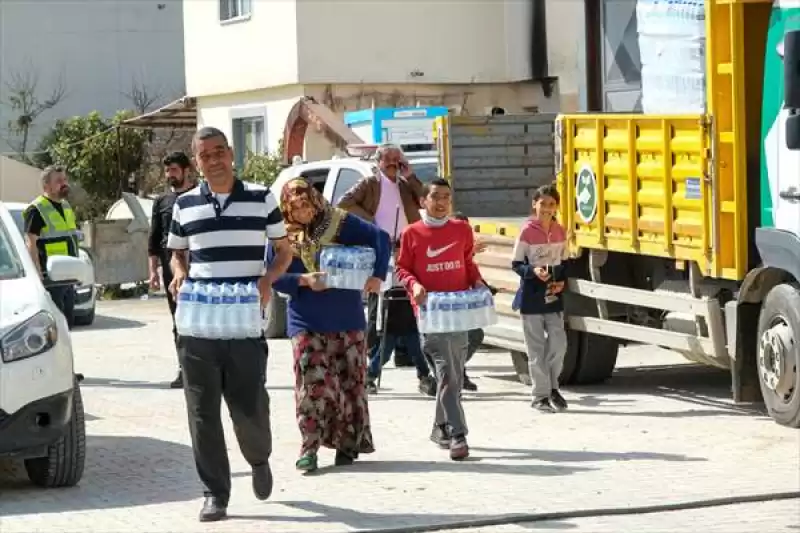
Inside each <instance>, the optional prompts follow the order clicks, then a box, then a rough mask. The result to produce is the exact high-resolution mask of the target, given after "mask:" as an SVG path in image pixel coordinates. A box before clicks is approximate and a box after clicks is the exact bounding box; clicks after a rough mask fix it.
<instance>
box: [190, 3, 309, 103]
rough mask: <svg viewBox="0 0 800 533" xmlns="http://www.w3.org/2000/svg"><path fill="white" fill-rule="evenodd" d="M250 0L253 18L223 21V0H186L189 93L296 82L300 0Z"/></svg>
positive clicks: (226, 90) (205, 93) (199, 94)
mask: <svg viewBox="0 0 800 533" xmlns="http://www.w3.org/2000/svg"><path fill="white" fill-rule="evenodd" d="M251 1H252V14H251V15H250V16H249V17H247V18H245V19H242V20H236V21H226V22H220V20H219V2H218V0H183V2H184V27H185V28H186V31H185V48H186V89H187V93H188V94H189V95H191V96H208V95H213V94H223V93H235V92H240V91H250V90H255V89H261V88H264V87H275V86H279V85H292V84H295V83H297V31H296V30H297V25H296V20H297V16H296V10H295V0H251ZM314 5H317V6H319V5H320V4H319V3H314ZM318 53H324V52H322V51H319V50H318Z"/></svg>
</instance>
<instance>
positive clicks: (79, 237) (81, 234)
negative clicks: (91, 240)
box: [75, 230, 86, 242]
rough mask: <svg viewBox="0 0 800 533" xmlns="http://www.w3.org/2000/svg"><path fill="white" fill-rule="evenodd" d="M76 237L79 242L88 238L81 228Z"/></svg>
mask: <svg viewBox="0 0 800 533" xmlns="http://www.w3.org/2000/svg"><path fill="white" fill-rule="evenodd" d="M75 237H76V238H77V239H78V242H83V241H85V240H86V237H85V236H84V235H83V232H82V231H81V230H78V231H76V232H75Z"/></svg>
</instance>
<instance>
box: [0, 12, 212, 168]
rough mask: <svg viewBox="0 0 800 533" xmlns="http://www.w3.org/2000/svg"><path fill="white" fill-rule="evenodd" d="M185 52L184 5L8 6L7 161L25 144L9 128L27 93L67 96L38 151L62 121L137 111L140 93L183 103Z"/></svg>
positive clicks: (2, 141) (0, 27)
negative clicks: (16, 99)
mask: <svg viewBox="0 0 800 533" xmlns="http://www.w3.org/2000/svg"><path fill="white" fill-rule="evenodd" d="M198 3H203V0H200V2H198ZM183 45H184V38H183V4H182V2H181V0H70V1H43V0H0V153H9V152H14V151H15V148H16V147H18V146H19V145H20V143H21V141H22V139H21V137H20V135H19V134H18V133H16V132H14V131H13V128H10V127H9V121H14V120H17V119H18V118H19V116H20V110H19V109H14V108H13V106H11V105H10V101H11V99H12V97H13V96H14V95H15V93H19V92H20V90H21V89H22V88H23V87H27V88H28V89H31V88H32V89H33V90H28V91H27V92H28V93H29V94H33V95H34V96H35V99H36V101H38V102H39V103H43V102H45V101H46V100H47V99H49V98H50V97H51V96H53V94H54V93H61V97H60V99H59V101H58V103H57V104H56V105H54V106H53V107H52V109H49V110H47V111H45V112H43V113H42V114H41V115H39V116H38V117H36V119H35V120H34V121H33V124H32V127H31V131H30V133H31V135H30V137H31V138H30V139H29V140H28V146H27V148H28V151H31V150H35V149H36V146H37V144H38V140H39V138H40V137H41V135H43V134H45V133H46V132H47V131H48V130H49V129H50V127H51V126H52V125H53V124H54V122H55V121H56V120H57V119H59V118H64V117H70V116H75V115H85V114H87V113H89V112H91V111H95V110H97V111H100V112H101V113H102V114H103V115H104V116H112V115H113V114H114V113H116V112H117V111H118V110H120V109H135V108H136V105H135V103H134V100H136V97H135V96H134V95H135V94H137V93H139V96H140V97H141V96H142V93H143V92H144V93H147V95H146V96H147V99H149V100H150V102H149V103H150V104H151V106H155V107H158V105H161V104H164V103H167V102H169V101H171V100H173V99H175V98H178V97H180V96H183V94H184V93H185V78H184V76H185V69H184V50H183ZM32 85H33V87H31V86H32Z"/></svg>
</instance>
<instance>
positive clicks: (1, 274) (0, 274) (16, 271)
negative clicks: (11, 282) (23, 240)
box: [0, 220, 25, 280]
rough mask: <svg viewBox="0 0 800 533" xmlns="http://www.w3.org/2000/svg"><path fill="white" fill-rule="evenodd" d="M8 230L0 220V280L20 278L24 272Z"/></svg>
mask: <svg viewBox="0 0 800 533" xmlns="http://www.w3.org/2000/svg"><path fill="white" fill-rule="evenodd" d="M9 229H10V228H7V227H6V225H5V224H4V223H3V221H2V220H0V280H2V279H16V278H21V277H22V276H23V275H24V272H25V271H24V270H23V268H22V261H20V258H19V255H18V253H17V249H16V248H15V247H14V244H13V243H12V242H11V236H10V235H9V233H8V232H9ZM11 231H16V230H11Z"/></svg>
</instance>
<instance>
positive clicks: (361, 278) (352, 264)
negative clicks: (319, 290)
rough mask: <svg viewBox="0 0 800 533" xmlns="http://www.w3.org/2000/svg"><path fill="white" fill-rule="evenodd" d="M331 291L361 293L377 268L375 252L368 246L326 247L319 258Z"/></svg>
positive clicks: (326, 283)
mask: <svg viewBox="0 0 800 533" xmlns="http://www.w3.org/2000/svg"><path fill="white" fill-rule="evenodd" d="M319 266H320V270H321V271H322V272H324V273H325V285H326V286H327V287H328V288H329V289H349V290H354V291H361V290H363V289H364V285H365V284H366V283H367V279H369V277H370V276H372V272H373V270H374V268H375V250H373V249H372V248H368V247H366V246H326V247H325V248H323V249H322V252H321V253H320V258H319Z"/></svg>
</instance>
